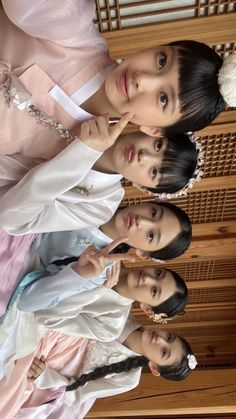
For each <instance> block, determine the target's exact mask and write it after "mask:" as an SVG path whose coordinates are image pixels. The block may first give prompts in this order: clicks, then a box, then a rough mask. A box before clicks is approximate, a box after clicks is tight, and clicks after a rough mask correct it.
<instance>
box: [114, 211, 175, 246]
mask: <svg viewBox="0 0 236 419" xmlns="http://www.w3.org/2000/svg"><path fill="white" fill-rule="evenodd" d="M114 229H115V230H116V235H117V237H122V236H126V237H128V240H127V243H128V244H129V245H130V246H132V247H134V248H135V249H139V250H142V251H145V252H153V251H155V250H159V249H162V248H163V247H165V246H167V245H168V244H169V243H170V242H171V241H172V240H174V239H175V237H176V236H177V235H178V234H179V233H180V232H181V227H180V223H179V220H178V219H177V217H176V215H175V214H174V213H173V212H172V211H171V210H170V209H169V208H165V207H163V206H161V205H157V204H152V203H145V204H137V205H130V206H128V207H126V208H123V209H121V210H118V211H117V212H116V213H115V215H114Z"/></svg>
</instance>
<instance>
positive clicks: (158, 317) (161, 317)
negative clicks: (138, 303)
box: [149, 313, 168, 324]
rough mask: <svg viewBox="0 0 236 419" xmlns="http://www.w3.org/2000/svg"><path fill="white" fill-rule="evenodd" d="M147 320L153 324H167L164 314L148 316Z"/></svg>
mask: <svg viewBox="0 0 236 419" xmlns="http://www.w3.org/2000/svg"><path fill="white" fill-rule="evenodd" d="M149 319H150V320H152V321H153V322H154V323H160V324H166V323H167V320H168V319H167V315H166V314H165V313H158V314H157V313H156V314H152V315H151V316H149Z"/></svg>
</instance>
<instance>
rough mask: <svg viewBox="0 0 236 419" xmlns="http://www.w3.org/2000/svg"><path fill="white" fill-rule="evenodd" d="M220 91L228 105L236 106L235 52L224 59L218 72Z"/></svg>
mask: <svg viewBox="0 0 236 419" xmlns="http://www.w3.org/2000/svg"><path fill="white" fill-rule="evenodd" d="M218 83H219V88H220V93H221V95H222V96H223V99H224V101H225V102H226V104H227V105H228V106H233V107H234V106H236V53H234V54H230V55H228V57H226V58H225V59H224V62H223V64H222V67H221V69H220V71H219V74H218Z"/></svg>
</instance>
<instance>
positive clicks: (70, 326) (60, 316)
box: [34, 287, 133, 342]
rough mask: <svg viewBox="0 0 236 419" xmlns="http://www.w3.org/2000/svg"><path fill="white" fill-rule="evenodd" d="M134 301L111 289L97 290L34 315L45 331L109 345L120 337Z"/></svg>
mask: <svg viewBox="0 0 236 419" xmlns="http://www.w3.org/2000/svg"><path fill="white" fill-rule="evenodd" d="M132 302H133V301H132V300H130V299H128V298H125V297H122V296H121V295H120V294H118V293H116V292H115V291H113V290H111V289H108V288H105V287H97V288H95V289H93V290H90V291H86V292H83V293H81V294H77V295H74V296H72V297H68V298H66V299H65V300H63V301H61V302H60V303H59V304H58V305H57V306H56V307H53V308H50V309H45V310H39V311H37V312H35V314H34V315H35V321H36V322H37V324H38V325H39V326H42V327H43V328H46V329H52V330H57V331H59V332H63V333H68V334H71V335H75V336H80V337H84V338H88V339H95V340H99V341H101V342H102V341H105V342H108V341H111V340H114V339H116V338H118V337H119V336H120V334H121V332H122V330H123V328H124V326H125V323H126V320H127V317H128V315H129V312H130V309H131V304H132Z"/></svg>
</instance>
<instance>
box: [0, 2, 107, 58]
mask: <svg viewBox="0 0 236 419" xmlns="http://www.w3.org/2000/svg"><path fill="white" fill-rule="evenodd" d="M2 4H3V7H4V9H5V12H6V14H7V15H8V17H9V19H10V20H11V21H12V22H13V23H14V24H15V25H16V26H18V27H19V28H20V29H22V30H23V31H24V32H26V33H27V34H29V35H31V36H33V37H37V38H41V39H47V40H49V41H52V42H55V43H58V44H61V45H65V46H69V47H78V46H86V45H94V46H98V47H100V48H102V49H104V50H106V42H105V40H104V39H103V38H102V36H101V35H100V34H99V33H98V31H97V30H96V28H95V27H94V24H93V21H92V19H93V18H94V15H95V2H94V0H54V1H53V0H50V1H48V0H40V1H35V0H27V1H26V0H3V1H2Z"/></svg>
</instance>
